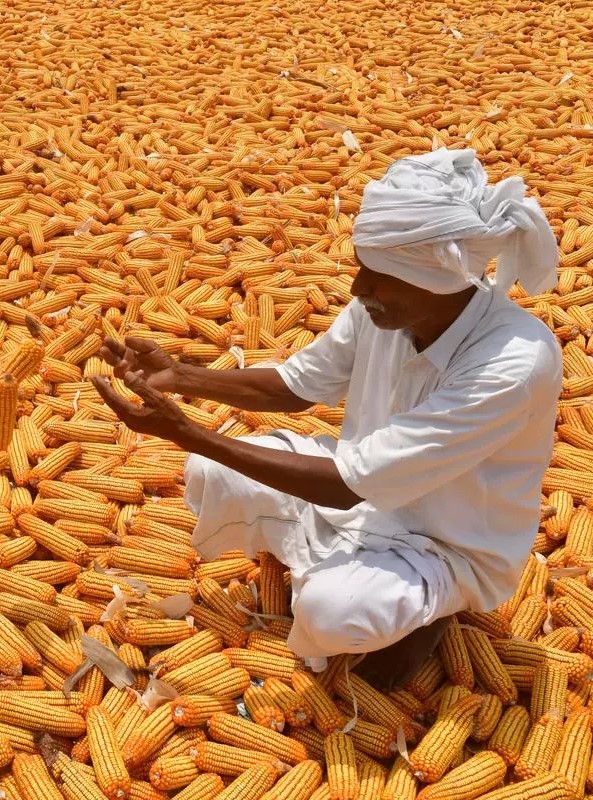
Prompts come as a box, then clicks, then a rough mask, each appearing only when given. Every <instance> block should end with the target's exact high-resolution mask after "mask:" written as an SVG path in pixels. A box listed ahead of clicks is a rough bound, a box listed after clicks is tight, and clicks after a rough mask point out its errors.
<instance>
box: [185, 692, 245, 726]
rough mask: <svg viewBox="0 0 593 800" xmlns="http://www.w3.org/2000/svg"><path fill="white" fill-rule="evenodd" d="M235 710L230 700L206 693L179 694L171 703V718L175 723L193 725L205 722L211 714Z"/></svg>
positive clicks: (228, 712)
mask: <svg viewBox="0 0 593 800" xmlns="http://www.w3.org/2000/svg"><path fill="white" fill-rule="evenodd" d="M235 710H236V707H235V704H234V703H233V701H232V700H230V699H228V698H223V697H214V696H210V695H206V694H188V695H180V696H179V697H178V698H176V699H175V700H173V701H172V703H171V714H172V719H173V721H174V722H175V724H177V725H184V726H186V727H191V728H193V727H195V726H197V725H204V723H207V722H208V721H209V719H210V718H211V717H212V715H213V714H215V713H217V712H225V713H227V714H232V713H233V712H234V711H235Z"/></svg>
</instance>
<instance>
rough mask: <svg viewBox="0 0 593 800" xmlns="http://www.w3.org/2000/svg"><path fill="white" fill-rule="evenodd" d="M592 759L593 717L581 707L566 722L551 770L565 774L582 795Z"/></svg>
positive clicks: (557, 773)
mask: <svg viewBox="0 0 593 800" xmlns="http://www.w3.org/2000/svg"><path fill="white" fill-rule="evenodd" d="M590 760H591V718H590V714H589V712H588V711H587V710H585V709H581V710H579V711H576V712H574V713H572V714H570V716H569V717H568V718H567V720H566V722H565V724H564V728H563V730H562V738H561V740H560V744H559V746H558V750H557V752H556V754H555V755H554V759H553V761H552V765H551V770H552V772H553V773H554V774H555V775H563V776H564V777H565V778H566V779H567V780H568V781H569V783H570V784H571V786H573V788H574V789H575V792H576V793H577V795H582V794H583V793H584V791H585V781H586V778H587V772H588V769H589V762H590Z"/></svg>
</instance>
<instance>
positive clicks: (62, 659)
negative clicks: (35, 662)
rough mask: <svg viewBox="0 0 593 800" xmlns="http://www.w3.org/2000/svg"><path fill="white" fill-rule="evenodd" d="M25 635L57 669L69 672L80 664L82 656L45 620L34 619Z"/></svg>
mask: <svg viewBox="0 0 593 800" xmlns="http://www.w3.org/2000/svg"><path fill="white" fill-rule="evenodd" d="M24 633H25V636H26V637H27V639H28V640H29V641H30V642H31V644H32V645H33V647H35V648H36V650H38V651H39V652H40V653H41V655H42V656H43V658H45V659H46V660H47V661H49V662H50V664H53V665H54V666H55V667H56V668H57V669H60V670H62V672H65V673H67V674H69V673H70V672H74V670H75V669H76V668H77V667H78V666H79V665H80V662H81V660H82V659H81V658H80V656H79V655H78V654H76V653H75V652H74V651H73V650H72V648H70V647H68V645H67V644H65V643H64V642H63V641H62V639H60V637H59V636H57V635H56V634H55V633H54V632H53V631H51V630H50V629H49V628H48V627H47V625H44V624H43V622H39V621H37V620H33V621H32V622H29V624H28V625H27V626H26V627H25V630H24Z"/></svg>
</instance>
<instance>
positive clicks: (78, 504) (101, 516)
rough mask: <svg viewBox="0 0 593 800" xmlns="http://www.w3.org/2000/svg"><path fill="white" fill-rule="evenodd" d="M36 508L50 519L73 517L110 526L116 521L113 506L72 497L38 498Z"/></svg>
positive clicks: (41, 514) (40, 513) (42, 515)
mask: <svg viewBox="0 0 593 800" xmlns="http://www.w3.org/2000/svg"><path fill="white" fill-rule="evenodd" d="M35 510H36V512H37V513H38V514H39V515H40V516H41V517H47V518H49V519H53V520H55V519H73V520H79V521H81V522H94V523H95V524H96V525H103V526H105V527H106V528H110V527H111V526H112V525H113V523H114V521H115V510H114V508H113V507H112V506H110V505H107V504H105V503H101V502H95V503H94V504H89V503H88V502H86V503H85V502H84V501H79V500H72V499H68V500H66V499H61V498H58V499H55V498H52V499H47V500H45V499H44V500H39V499H38V500H37V501H36V502H35Z"/></svg>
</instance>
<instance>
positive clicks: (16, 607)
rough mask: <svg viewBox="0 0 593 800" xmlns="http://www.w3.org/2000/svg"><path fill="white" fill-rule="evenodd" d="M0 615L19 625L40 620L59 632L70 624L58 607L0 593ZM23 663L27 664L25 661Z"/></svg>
mask: <svg viewBox="0 0 593 800" xmlns="http://www.w3.org/2000/svg"><path fill="white" fill-rule="evenodd" d="M58 597H59V595H58ZM56 601H57V598H56ZM0 615H4V616H5V617H7V618H8V619H9V620H10V621H11V622H14V623H17V624H18V625H27V623H29V622H33V621H34V620H40V621H42V622H44V623H45V624H46V625H47V626H48V628H51V629H52V630H53V631H58V632H59V631H65V630H66V628H67V627H68V626H69V624H70V619H69V617H68V614H67V613H66V612H65V611H63V610H62V609H61V608H58V607H57V605H55V606H52V605H48V604H46V603H40V602H38V601H37V600H29V599H27V598H24V597H18V596H17V595H13V594H9V593H8V592H0ZM23 663H25V662H24V660H23Z"/></svg>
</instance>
